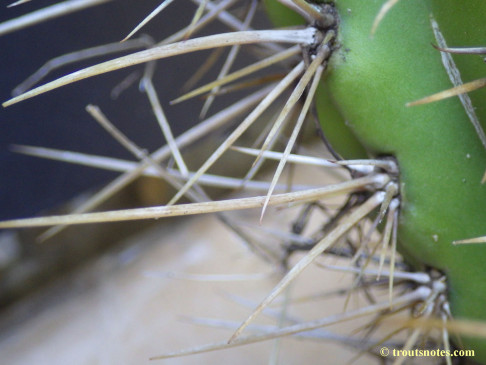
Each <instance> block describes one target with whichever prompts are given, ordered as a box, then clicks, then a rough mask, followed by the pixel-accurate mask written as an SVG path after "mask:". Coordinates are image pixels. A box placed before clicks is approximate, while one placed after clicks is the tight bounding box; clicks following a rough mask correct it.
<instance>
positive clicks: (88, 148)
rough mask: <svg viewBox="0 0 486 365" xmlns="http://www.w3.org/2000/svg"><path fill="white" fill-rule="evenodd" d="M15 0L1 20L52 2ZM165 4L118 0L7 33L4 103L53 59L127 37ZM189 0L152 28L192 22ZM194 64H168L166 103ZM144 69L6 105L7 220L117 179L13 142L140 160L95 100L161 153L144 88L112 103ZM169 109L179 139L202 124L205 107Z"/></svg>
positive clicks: (0, 189) (2, 211) (158, 80)
mask: <svg viewBox="0 0 486 365" xmlns="http://www.w3.org/2000/svg"><path fill="white" fill-rule="evenodd" d="M10 2H12V1H11V0H8V1H2V4H0V7H1V8H0V22H1V21H5V20H8V19H12V18H15V17H16V16H19V15H22V14H25V13H28V12H30V11H33V10H35V9H38V8H43V7H45V6H48V5H51V4H53V2H52V1H42V0H36V1H32V2H29V3H27V4H25V5H22V6H18V7H14V8H6V5H8V4H9V3H10ZM159 3H160V1H159V0H144V1H133V0H117V1H113V2H109V3H107V4H104V5H101V6H96V7H93V8H90V9H86V10H83V11H81V12H78V13H76V14H71V15H68V16H65V17H62V18H57V19H54V20H50V21H47V22H45V23H41V24H38V25H35V26H32V27H30V28H28V29H25V30H22V31H18V32H15V33H10V34H7V35H5V36H2V37H0V50H1V57H0V62H1V68H0V72H1V75H2V78H1V83H0V100H1V101H2V102H3V101H5V100H7V99H9V98H10V97H11V95H10V92H11V90H12V89H13V88H14V87H15V86H17V85H18V84H19V83H20V82H22V81H24V80H25V79H26V78H27V77H28V76H29V75H31V74H32V73H34V72H35V71H36V70H37V69H38V68H39V67H40V66H41V65H43V64H44V63H45V62H46V61H48V60H50V59H52V58H54V57H57V56H59V55H62V54H65V53H69V52H73V51H76V50H80V49H84V48H87V47H93V46H97V45H100V44H106V43H111V42H116V41H119V40H121V39H122V38H123V37H124V36H125V35H127V34H128V33H129V32H130V31H131V30H132V29H133V27H134V26H135V25H136V24H137V23H138V22H139V21H140V20H142V19H143V18H144V17H145V16H146V15H147V14H149V13H150V12H151V11H152V10H153V9H154V8H155V7H156V6H157V5H158V4H159ZM182 3H184V2H175V3H174V4H172V5H171V6H169V7H168V8H167V9H166V10H165V11H164V14H162V15H161V16H160V17H159V18H156V19H154V20H153V21H152V22H151V23H149V24H148V25H147V26H146V27H145V28H144V29H143V32H145V33H148V34H150V35H151V36H152V37H153V38H154V39H155V40H160V39H163V38H164V37H166V36H168V35H169V34H171V33H172V32H173V31H174V29H179V28H180V27H181V26H183V25H186V24H188V23H189V22H190V18H191V15H192V14H191V12H187V11H184V6H187V4H182ZM110 57H113V56H110ZM102 60H104V59H103V58H97V59H93V60H89V61H85V62H81V63H79V64H74V65H69V66H66V67H63V68H61V69H59V70H58V71H56V72H54V73H53V74H51V75H49V76H48V79H47V80H44V81H42V83H44V82H45V81H50V80H52V79H54V78H56V77H59V76H62V75H64V74H66V73H69V72H72V71H75V70H77V69H80V68H83V67H86V66H89V65H91V64H94V63H95V62H99V61H102ZM191 62H193V60H192V59H191V57H178V58H176V59H173V60H164V62H160V63H159V66H158V68H157V71H156V76H155V79H154V81H155V84H156V87H157V90H158V91H159V96H160V99H161V100H162V101H164V102H165V103H167V101H168V100H171V99H173V98H175V97H177V96H178V95H179V92H180V90H179V89H178V88H179V86H180V85H181V82H180V78H181V74H182V75H183V76H182V77H183V79H182V80H185V79H186V78H187V76H186V75H185V70H186V68H189V67H190V66H189V65H190V64H191ZM192 68H193V67H192ZM136 70H139V71H143V66H134V67H131V68H128V69H125V70H120V71H116V72H112V73H110V74H106V75H102V76H98V77H95V78H92V79H88V80H84V81H81V82H79V83H77V84H74V85H69V86H66V87H63V88H61V89H59V90H55V91H52V92H50V93H48V94H45V95H41V96H38V97H36V98H34V99H30V100H27V101H25V102H22V103H20V104H16V105H13V106H10V107H8V108H6V109H4V108H0V219H10V218H17V217H26V216H32V215H34V214H37V213H38V212H39V211H41V210H44V209H48V208H51V207H53V206H55V205H57V204H59V203H60V202H62V201H65V200H67V199H70V198H71V197H73V196H75V195H76V194H77V193H79V192H81V191H85V190H87V189H89V188H92V187H94V186H98V185H100V184H102V183H105V182H107V181H109V180H110V179H111V178H113V177H114V176H116V175H115V174H114V173H110V172H104V171H99V170H95V169H91V168H85V167H80V166H74V165H69V164H66V163H61V162H56V161H47V160H43V159H39V158H35V157H28V156H22V155H19V154H16V153H13V152H11V151H10V147H9V146H10V145H11V144H27V145H34V146H43V147H51V148H58V149H68V150H74V151H80V152H85V153H91V154H101V155H107V156H117V157H121V158H129V159H134V158H133V157H132V156H130V155H129V154H128V153H127V152H126V151H125V150H124V149H123V148H122V147H120V146H119V145H118V143H117V142H115V141H114V140H113V139H112V138H111V137H109V136H108V135H107V134H106V132H105V131H104V130H102V128H101V127H100V126H98V124H97V123H96V122H95V121H94V120H93V119H92V118H91V117H90V116H89V115H88V114H87V113H86V112H85V110H84V108H85V106H86V105H87V104H89V103H91V104H97V105H99V106H100V107H101V108H102V110H103V112H104V113H105V114H106V115H107V116H108V117H109V118H110V120H111V121H112V122H113V123H114V124H116V125H117V127H119V128H120V129H121V130H123V131H124V132H125V133H126V134H127V135H129V136H130V138H132V139H133V140H134V141H135V142H136V143H137V144H138V145H139V146H141V147H143V148H146V149H147V150H149V151H152V150H154V149H155V148H156V147H158V146H160V145H162V144H163V143H164V138H163V136H162V133H161V132H160V129H159V127H158V125H157V123H156V120H155V118H154V117H153V115H152V111H151V109H150V107H149V104H148V101H147V99H146V97H145V95H143V94H142V93H140V91H139V90H138V85H137V84H135V85H133V86H132V87H131V88H130V89H128V90H127V91H125V92H124V93H123V94H121V95H120V97H119V98H118V99H116V100H112V99H110V92H111V90H112V89H113V88H114V87H115V86H116V85H117V84H119V83H120V82H121V81H122V80H123V79H124V78H125V77H127V76H128V75H129V74H131V73H132V72H134V71H136ZM174 70H176V72H175V71H174ZM178 80H179V81H178ZM189 105H190V104H189ZM163 106H164V108H165V111H166V113H167V117H168V118H169V120H171V121H172V120H177V121H178V122H177V123H173V128H174V133H175V134H176V135H177V134H180V133H181V132H182V131H183V130H186V129H187V128H188V126H189V125H191V124H194V123H195V122H196V121H197V119H196V118H195V117H194V115H197V114H195V113H197V111H196V112H195V111H194V108H191V107H190V106H189V107H188V104H184V105H181V106H179V107H170V106H168V105H167V104H163Z"/></svg>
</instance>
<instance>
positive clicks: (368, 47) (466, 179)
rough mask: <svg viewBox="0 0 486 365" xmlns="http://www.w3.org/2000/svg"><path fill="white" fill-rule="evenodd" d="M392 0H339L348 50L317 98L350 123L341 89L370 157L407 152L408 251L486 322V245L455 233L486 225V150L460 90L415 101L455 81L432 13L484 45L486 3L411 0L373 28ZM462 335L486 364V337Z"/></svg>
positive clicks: (472, 72) (477, 61) (478, 73)
mask: <svg viewBox="0 0 486 365" xmlns="http://www.w3.org/2000/svg"><path fill="white" fill-rule="evenodd" d="M383 3H384V1H383V0H378V1H377V0H367V1H363V0H336V1H335V5H336V7H337V9H338V13H339V16H340V24H339V29H338V45H339V49H338V50H337V51H336V52H335V53H334V54H333V56H332V58H331V62H330V67H329V70H328V72H327V75H326V79H325V87H322V88H321V94H320V95H319V96H318V98H317V100H318V101H317V104H318V109H319V115H320V119H321V123H322V125H323V129H324V131H325V132H326V134H327V130H328V129H329V128H330V126H333V125H335V124H337V123H340V118H336V117H332V115H333V113H335V111H334V110H333V108H332V106H331V104H330V103H329V102H328V100H329V97H331V98H332V100H333V102H334V105H335V106H336V107H337V109H338V110H339V112H340V114H341V116H342V119H344V120H345V121H346V125H348V126H349V127H350V128H351V130H352V132H353V133H354V134H355V136H356V137H357V139H358V140H359V141H360V142H361V144H362V145H363V146H365V148H366V151H367V153H368V155H369V156H380V155H393V156H394V157H395V158H396V159H397V161H398V164H399V166H400V185H401V214H400V223H399V229H398V235H399V245H400V251H401V253H402V254H403V255H404V256H405V257H406V258H408V259H409V261H410V262H412V263H414V264H415V265H417V266H422V267H426V266H429V267H434V268H437V269H439V270H441V271H443V272H444V273H445V274H446V276H447V280H448V288H449V292H448V299H449V301H450V304H451V310H452V313H453V316H454V318H456V319H468V320H475V319H477V320H483V321H484V320H486V280H484V278H486V264H485V263H486V246H484V245H457V246H454V245H453V244H452V242H453V241H454V240H459V239H464V238H471V237H476V236H482V235H485V234H486V225H485V222H486V209H485V207H486V185H481V183H480V181H481V178H482V175H483V173H484V170H485V168H486V152H485V150H484V147H483V146H482V144H481V142H480V140H479V138H478V136H477V134H476V132H475V130H474V128H473V127H472V125H471V122H470V121H469V119H468V116H467V115H466V112H465V110H464V108H463V106H462V105H461V103H460V101H459V99H458V98H451V99H447V100H443V101H440V102H436V103H432V104H427V105H421V106H415V107H406V103H407V102H410V101H414V100H417V99H420V98H422V97H424V96H427V95H431V94H434V93H436V92H438V91H442V90H445V89H448V88H450V87H451V86H452V84H451V81H450V80H449V78H448V76H447V73H446V70H445V68H444V66H443V65H442V62H441V55H440V52H439V51H437V50H436V49H434V48H433V47H432V46H431V44H436V40H435V37H434V33H433V31H432V27H431V22H430V15H431V14H433V15H434V17H435V18H436V20H437V22H438V23H439V27H440V29H441V31H442V33H443V34H444V36H445V39H446V41H447V42H448V45H450V46H455V47H458V46H463V47H464V46H478V45H481V44H482V43H484V34H486V24H485V22H484V14H486V2H485V1H482V0H475V1H468V3H467V4H464V3H462V2H460V1H457V0H446V1H443V0H437V1H424V0H404V1H401V2H399V3H398V4H397V5H395V7H393V9H392V10H391V11H390V12H389V13H388V14H387V16H386V17H385V18H384V20H383V21H382V23H381V24H380V26H379V28H378V30H377V32H376V34H375V35H374V37H371V36H370V30H371V26H372V24H373V20H374V18H375V17H376V15H377V13H378V11H379V9H380V7H381V6H382V4H383ZM473 34H474V36H473ZM481 37H482V39H481ZM455 59H456V61H457V64H458V68H459V69H460V71H461V73H462V76H463V80H464V81H465V82H466V81H471V80H473V79H477V78H479V77H484V75H485V74H486V66H485V65H484V63H483V62H482V59H481V58H480V57H479V56H471V55H461V56H457V57H455ZM325 89H327V91H328V93H329V94H328V93H326V90H325ZM485 96H486V94H485V92H484V91H483V92H474V93H472V95H471V98H472V101H473V103H475V105H477V106H481V105H484V107H480V108H479V109H478V110H477V113H478V117H479V119H480V120H485V119H484V113H485V109H486V103H484V100H486V98H485ZM481 100H483V102H481ZM342 119H341V120H342ZM332 128H334V127H332ZM328 139H329V140H330V141H331V144H332V145H333V147H334V148H335V149H336V150H337V151H339V152H340V153H341V154H342V155H343V156H344V157H347V158H349V157H356V156H355V155H353V154H352V153H351V154H350V153H349V147H347V146H346V144H347V143H349V139H348V138H344V139H341V138H340V137H338V136H337V135H329V134H328ZM362 157H366V156H362ZM462 340H463V346H464V348H465V349H473V350H475V357H474V360H476V361H481V362H483V363H486V342H485V341H484V340H479V339H472V338H463V339H462Z"/></svg>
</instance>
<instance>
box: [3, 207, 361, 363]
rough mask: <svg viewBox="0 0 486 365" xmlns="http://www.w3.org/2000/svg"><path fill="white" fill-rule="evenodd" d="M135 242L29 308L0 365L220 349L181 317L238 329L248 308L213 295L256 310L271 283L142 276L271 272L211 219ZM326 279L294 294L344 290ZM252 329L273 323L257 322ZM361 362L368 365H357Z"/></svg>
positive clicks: (143, 358) (322, 310) (285, 355)
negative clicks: (229, 322)
mask: <svg viewBox="0 0 486 365" xmlns="http://www.w3.org/2000/svg"><path fill="white" fill-rule="evenodd" d="M243 214H244V213H243ZM135 240H136V244H135V245H134V246H131V248H128V249H127V250H126V251H125V252H122V253H119V254H111V255H107V256H105V257H103V258H101V259H99V260H97V261H96V262H94V263H92V264H90V265H88V266H86V267H85V268H83V269H82V270H80V271H79V272H77V273H76V275H74V276H73V277H72V278H70V279H69V280H66V281H65V282H64V283H63V285H61V284H59V285H58V286H59V287H60V289H59V290H58V291H57V294H56V295H55V296H54V295H51V296H50V299H49V301H48V302H47V303H46V302H45V305H44V307H43V308H36V309H35V311H36V313H35V314H34V315H33V316H32V317H31V318H30V319H29V320H28V321H24V323H22V324H20V325H18V326H16V327H15V328H12V329H10V330H9V331H8V332H5V333H4V334H3V336H2V341H1V342H0V353H1V354H2V355H1V357H2V361H1V362H2V363H3V364H11V365H15V364H141V363H148V362H149V361H148V358H149V357H150V356H153V355H157V354H161V353H163V352H164V351H171V350H178V349H181V348H186V347H190V346H194V345H198V344H203V343H208V342H212V341H222V340H225V339H227V338H228V337H229V335H230V334H231V332H230V331H228V330H221V329H213V328H208V327H202V326H197V325H194V324H191V323H186V322H183V321H181V319H180V317H179V316H180V315H186V316H201V317H211V318H219V319H227V320H233V321H242V320H243V319H244V318H245V317H246V316H247V315H248V314H249V309H248V308H245V307H242V306H241V305H239V304H236V303H234V302H232V301H231V300H228V299H227V298H224V296H223V295H221V294H220V293H221V292H226V293H230V294H234V295H238V296H242V297H244V298H246V299H248V300H251V301H253V302H254V303H256V302H258V301H259V300H261V299H262V298H263V297H264V296H265V293H266V292H267V291H268V290H269V289H270V288H271V287H272V286H273V285H274V284H275V283H276V280H277V277H278V275H274V276H273V277H270V278H266V279H263V280H249V281H236V282H235V281H234V282H199V281H189V280H180V279H169V278H164V277H162V276H163V275H161V276H160V277H157V276H155V274H154V275H152V276H148V275H147V271H159V272H167V271H173V272H177V273H193V274H244V273H253V274H254V273H269V272H271V271H272V267H270V266H269V265H268V264H266V263H264V262H262V261H261V260H260V259H258V258H257V257H256V256H255V255H253V254H251V253H250V252H249V251H248V249H247V248H246V247H245V246H244V245H242V244H241V243H240V242H239V240H238V239H235V236H234V235H233V234H232V233H229V232H228V231H227V230H226V229H224V228H222V226H221V225H220V224H219V223H218V222H217V221H216V219H215V218H214V217H210V216H207V217H197V218H195V219H194V218H193V219H189V220H185V221H183V222H180V221H179V223H174V224H169V225H161V226H160V227H158V228H156V229H153V230H151V231H150V232H147V233H145V234H143V235H141V236H139V237H137V238H136V239H135ZM328 274H329V273H328V272H324V271H323V270H322V269H318V268H311V270H309V271H308V272H306V273H305V275H304V277H302V278H301V279H300V280H299V282H298V283H296V285H295V286H294V290H293V294H297V293H307V294H309V293H312V292H315V290H316V289H321V287H322V286H323V285H329V284H331V283H333V284H334V285H336V283H337V284H338V285H342V284H343V283H344V282H345V281H344V282H343V281H342V280H341V279H342V275H334V277H329V275H328ZM340 281H341V282H340ZM326 283H327V284H326ZM323 303H327V305H324V304H323ZM341 309H342V307H340V305H336V304H335V303H333V302H329V301H326V302H319V303H314V304H312V305H299V306H296V307H295V308H293V309H292V310H291V313H292V314H294V315H299V316H301V317H305V318H316V317H319V316H323V315H325V314H329V313H330V312H331V311H332V312H336V311H338V312H339V311H340V310H341ZM259 322H260V323H273V322H274V321H273V320H269V319H266V318H264V316H262V318H260V321H259ZM272 347H273V342H266V343H263V344H258V345H252V346H248V347H242V348H237V349H232V350H225V351H221V352H217V353H210V354H205V355H196V356H191V357H185V358H182V359H172V360H163V361H158V363H167V364H213V363H231V364H249V363H256V364H261V363H268V359H269V358H270V354H271V351H272ZM336 348H339V347H336V346H333V345H328V344H323V343H322V342H317V343H316V342H310V341H298V340H285V341H283V342H282V348H281V351H280V360H281V361H280V363H281V364H295V363H307V364H313V363H315V364H316V363H336V364H339V363H345V362H346V359H349V358H350V354H349V353H347V352H346V351H344V352H343V350H342V349H341V350H340V352H336ZM324 359H325V360H324ZM359 363H365V362H364V358H363V359H361V361H359Z"/></svg>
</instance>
